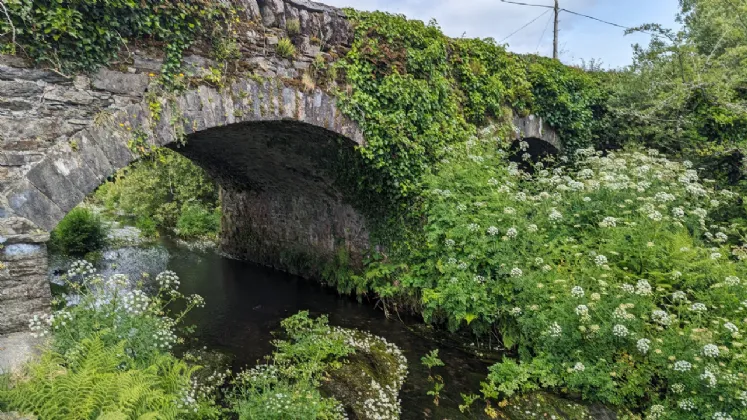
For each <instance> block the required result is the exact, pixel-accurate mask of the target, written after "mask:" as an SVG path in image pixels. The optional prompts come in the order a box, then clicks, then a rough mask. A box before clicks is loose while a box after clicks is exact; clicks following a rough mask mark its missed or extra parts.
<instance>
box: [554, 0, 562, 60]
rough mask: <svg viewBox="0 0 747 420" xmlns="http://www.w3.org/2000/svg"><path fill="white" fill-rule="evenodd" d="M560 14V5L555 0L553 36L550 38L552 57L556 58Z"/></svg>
mask: <svg viewBox="0 0 747 420" xmlns="http://www.w3.org/2000/svg"><path fill="white" fill-rule="evenodd" d="M559 14H560V5H559V4H558V0H555V31H554V32H555V36H554V37H553V40H552V58H554V59H556V60H557V59H558V15H559Z"/></svg>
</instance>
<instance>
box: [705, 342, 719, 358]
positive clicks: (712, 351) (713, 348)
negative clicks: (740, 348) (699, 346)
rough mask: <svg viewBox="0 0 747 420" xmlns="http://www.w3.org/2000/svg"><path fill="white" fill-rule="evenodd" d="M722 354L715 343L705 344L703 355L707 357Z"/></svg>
mask: <svg viewBox="0 0 747 420" xmlns="http://www.w3.org/2000/svg"><path fill="white" fill-rule="evenodd" d="M719 354H720V351H719V349H718V346H717V345H715V344H706V345H705V346H703V356H706V357H718V356H719Z"/></svg>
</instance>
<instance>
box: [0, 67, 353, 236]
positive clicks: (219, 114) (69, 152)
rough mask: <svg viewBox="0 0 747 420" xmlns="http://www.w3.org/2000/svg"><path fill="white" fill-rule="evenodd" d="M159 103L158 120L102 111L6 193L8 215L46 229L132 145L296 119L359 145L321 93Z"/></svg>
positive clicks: (119, 163) (259, 87) (233, 90)
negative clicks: (215, 130)
mask: <svg viewBox="0 0 747 420" xmlns="http://www.w3.org/2000/svg"><path fill="white" fill-rule="evenodd" d="M159 104H160V106H161V109H162V111H161V113H160V115H159V116H158V117H156V118H154V117H153V115H152V113H151V111H150V104H149V103H147V101H142V102H140V103H137V104H131V105H127V106H125V107H123V108H122V109H118V110H115V111H114V112H112V113H106V111H104V112H105V113H104V114H103V115H101V116H100V117H99V118H98V121H96V122H95V123H94V124H93V125H92V126H91V127H88V128H86V129H83V130H81V131H79V132H77V133H75V134H74V135H72V136H71V137H70V139H69V141H66V142H60V143H58V144H56V145H55V146H53V147H51V148H50V149H49V150H47V151H46V152H45V155H44V158H43V159H42V160H41V161H39V162H37V163H36V164H35V165H34V166H33V167H31V169H30V170H29V171H28V172H27V173H26V174H25V177H24V178H23V179H22V180H20V181H19V182H18V183H17V185H16V186H15V188H13V189H11V191H10V192H9V193H8V194H7V201H8V205H9V208H10V210H11V211H12V213H13V215H15V216H20V217H23V218H25V219H28V220H29V221H31V222H33V223H34V224H35V225H36V226H38V227H39V228H41V229H43V230H46V231H50V230H52V229H53V228H54V227H55V226H56V225H57V222H59V221H60V220H61V219H62V217H64V215H65V214H67V212H68V211H70V210H71V209H72V208H73V207H75V206H76V205H77V204H78V203H80V202H81V201H82V200H83V198H85V197H86V195H88V194H89V193H90V192H91V191H93V190H94V189H95V188H96V187H98V185H100V184H101V183H102V182H103V181H104V180H106V178H107V177H108V176H110V175H111V174H113V173H114V172H115V171H116V170H118V169H121V168H124V167H126V166H127V165H129V164H130V163H132V162H133V161H134V160H136V159H137V158H138V156H137V154H136V153H135V152H134V151H133V150H132V148H131V142H132V141H133V139H140V140H142V141H143V143H144V144H146V145H148V146H159V147H161V146H169V145H176V144H177V143H179V142H182V141H183V140H184V139H186V138H189V137H190V136H195V135H197V134H198V133H200V132H203V131H208V130H211V129H216V128H220V127H227V126H230V125H233V124H240V123H244V124H245V125H244V126H246V123H267V122H270V121H285V122H288V121H295V122H297V123H300V124H305V125H308V126H310V127H314V128H315V130H313V131H314V132H315V133H318V134H320V133H323V132H324V131H328V132H330V133H334V134H336V135H337V137H339V138H344V139H348V140H349V141H350V145H354V144H355V145H362V144H363V142H364V140H363V134H362V133H361V131H360V129H359V128H358V127H357V125H355V124H354V123H352V122H351V121H350V120H348V119H347V118H346V117H344V116H343V115H342V114H340V113H339V111H338V109H337V106H336V104H335V101H334V99H333V98H331V97H329V96H328V95H327V94H325V93H324V92H322V91H321V90H319V89H316V90H314V91H313V92H310V93H306V92H302V91H300V90H298V89H296V88H292V87H286V86H283V85H281V84H279V83H274V82H271V81H266V82H263V83H259V82H255V81H253V80H241V81H238V82H236V83H234V84H232V85H231V86H230V87H229V88H227V89H225V90H223V91H222V92H221V91H218V90H217V89H214V88H212V87H208V86H200V87H198V88H197V89H194V90H190V91H188V92H186V93H184V94H182V95H179V96H178V97H176V98H175V99H174V100H172V101H167V100H160V101H159ZM316 129H321V130H322V131H319V130H316ZM248 134H251V130H249V133H248ZM320 135H321V134H320ZM182 136H183V137H182ZM198 137H199V136H198Z"/></svg>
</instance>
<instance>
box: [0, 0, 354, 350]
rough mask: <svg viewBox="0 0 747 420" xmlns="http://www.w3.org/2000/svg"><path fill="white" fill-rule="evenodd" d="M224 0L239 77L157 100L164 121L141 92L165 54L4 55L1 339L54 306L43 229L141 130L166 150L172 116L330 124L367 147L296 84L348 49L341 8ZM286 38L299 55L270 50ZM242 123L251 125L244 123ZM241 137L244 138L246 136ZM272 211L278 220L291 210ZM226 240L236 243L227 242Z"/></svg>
mask: <svg viewBox="0 0 747 420" xmlns="http://www.w3.org/2000/svg"><path fill="white" fill-rule="evenodd" d="M225 1H230V2H231V3H233V4H234V5H236V6H238V7H239V9H240V12H241V16H243V18H244V19H243V20H244V23H243V25H242V31H241V32H240V33H239V34H238V39H237V41H238V43H239V47H240V51H241V52H242V57H241V58H240V59H239V62H238V63H237V64H236V66H235V67H236V69H237V73H236V74H233V75H232V77H233V81H232V82H231V83H230V84H229V85H228V86H226V87H225V88H224V89H217V88H215V87H211V86H209V85H201V86H198V87H196V88H194V89H191V90H188V91H187V92H184V93H183V94H181V95H180V96H178V97H176V98H172V100H167V99H166V98H159V101H160V102H161V106H162V109H163V111H162V113H161V118H160V120H159V121H154V120H153V119H151V118H150V109H149V103H148V100H147V99H146V96H147V92H148V91H149V90H152V88H153V86H154V85H153V84H152V83H153V81H154V80H155V77H154V76H156V75H157V74H158V73H159V72H160V70H161V66H162V55H161V56H159V54H158V53H157V52H156V53H153V51H151V50H150V49H148V48H142V49H141V48H139V47H135V48H131V50H126V51H123V52H122V54H123V55H122V56H121V57H120V60H118V61H119V64H118V65H117V66H116V67H113V68H104V69H101V70H100V71H98V72H97V73H95V74H90V75H75V76H71V77H68V76H65V75H61V74H59V73H56V72H54V71H50V70H43V69H38V68H32V67H31V66H29V65H28V64H27V63H26V62H25V61H24V60H23V59H21V58H20V57H15V56H0V244H2V249H0V335H2V334H6V333H8V332H12V331H18V330H21V329H25V328H26V326H27V323H28V319H29V318H30V317H31V316H33V315H34V314H40V313H43V312H44V311H47V310H49V301H50V290H49V286H48V284H47V281H46V278H45V275H46V246H45V245H44V244H45V242H46V241H47V240H48V233H49V231H51V230H52V229H53V228H54V227H55V226H56V225H57V223H58V222H59V220H60V219H62V217H64V215H65V214H66V213H67V212H68V211H69V210H70V209H72V208H73V207H74V206H75V205H77V204H78V203H80V202H81V201H82V200H83V199H84V198H85V196H86V195H87V194H89V193H90V192H92V191H93V190H94V189H95V188H96V187H97V186H98V185H100V184H101V183H102V182H103V181H104V180H105V179H106V178H107V177H108V176H110V175H112V174H113V173H114V172H115V171H116V170H118V169H120V168H123V167H125V166H126V165H128V164H129V163H131V162H132V161H133V160H135V159H136V158H137V156H136V155H135V154H133V152H132V151H131V150H130V148H129V147H128V143H129V142H130V141H131V140H132V139H133V133H134V132H138V133H141V134H142V135H143V136H144V137H145V141H146V143H147V144H150V145H154V146H168V145H172V144H174V142H175V141H176V140H178V137H179V136H178V135H177V130H176V129H175V126H174V124H178V125H179V128H181V129H182V130H183V132H184V134H186V135H188V136H189V135H191V134H193V133H196V132H197V133H199V132H201V131H204V130H209V129H211V128H214V127H224V126H230V125H234V124H239V123H250V122H261V121H297V122H299V123H301V124H306V125H309V126H313V127H315V128H316V129H317V131H312V132H310V133H311V134H310V135H312V136H313V135H314V133H316V134H319V133H321V132H329V133H334V134H335V135H336V136H339V137H340V138H344V139H347V140H348V141H349V142H350V143H351V144H352V145H354V144H363V141H364V140H363V136H362V133H361V132H360V130H359V129H358V127H357V126H356V125H355V124H353V123H351V122H350V121H348V120H347V119H346V118H344V117H343V116H342V115H341V114H340V113H339V112H338V110H337V107H336V105H335V101H334V99H333V98H331V97H330V96H328V95H327V94H326V93H324V92H322V91H321V90H319V89H316V88H314V87H313V86H312V87H309V86H305V87H304V88H303V89H301V88H298V87H296V86H299V85H300V84H299V83H298V79H300V77H301V75H302V74H303V73H304V72H305V71H306V70H307V69H308V67H309V66H310V64H311V63H312V62H313V61H314V60H315V59H317V58H318V57H321V58H323V59H325V60H327V61H331V60H333V57H334V56H335V51H339V50H343V51H344V49H345V48H347V47H348V46H349V43H350V40H351V37H352V32H351V31H350V27H349V25H348V22H347V21H346V19H345V17H344V14H343V13H342V12H341V11H339V10H338V9H334V8H331V7H328V6H324V5H321V4H317V3H313V2H309V1H305V0H225ZM292 19H297V20H298V22H299V26H300V31H299V33H296V34H292V35H291V34H288V33H287V31H286V30H285V28H286V23H287V22H288V21H289V20H292ZM282 38H290V39H291V40H292V41H293V43H294V44H295V45H296V47H297V50H298V54H296V56H295V57H293V59H286V58H282V57H279V56H277V54H276V53H275V45H276V44H277V43H278V41H279V40H280V39H282ZM208 57H209V52H208V51H202V50H200V46H199V45H197V46H195V47H194V48H193V49H192V50H190V51H187V52H186V53H185V58H184V73H185V74H186V75H187V76H190V77H194V78H195V79H199V78H200V77H202V76H204V75H205V74H209V69H210V68H211V67H220V66H221V64H222V63H214V62H212V61H211V60H210V59H209V58H208ZM294 79H295V81H296V82H295V83H293V80H294ZM151 100H152V98H151ZM243 129H245V130H246V133H250V132H251V130H250V127H249V126H245V127H243ZM318 130H321V131H318ZM247 138H248V137H247ZM235 139H236V142H237V144H239V143H240V142H241V137H240V136H239V137H236V138H235ZM351 147H352V146H351ZM202 156H203V158H205V159H206V160H205V162H197V163H198V164H202V165H203V166H206V167H212V168H214V169H215V168H220V167H221V162H220V160H218V161H215V160H212V161H210V160H209V159H207V157H206V155H202ZM198 158H199V157H198ZM262 158H263V156H256V155H255V156H253V159H254V160H261V159H262ZM288 170H289V171H290V172H289V173H291V172H292V168H289V169H288ZM215 172H219V171H215ZM244 175H246V174H244ZM299 176H301V175H299ZM224 178H225V177H224ZM229 178H230V177H229ZM238 178H241V179H243V178H246V176H239V177H238ZM223 180H225V179H222V181H223ZM222 181H221V182H222ZM230 185H231V187H232V188H247V187H248V186H249V185H248V184H247V183H246V182H237V183H236V182H232V183H230ZM319 185H321V184H319ZM325 185H327V184H326V183H325ZM325 188H326V187H325ZM257 191H264V190H262V189H260V190H257ZM333 195H334V193H333ZM263 196H267V197H271V198H272V199H273V200H274V197H275V196H274V195H263ZM308 202H309V201H307V203H308ZM253 203H255V204H256V202H253ZM228 207H231V206H230V205H229V206H228ZM267 207H268V208H271V207H273V205H271V204H270V203H268V204H267ZM297 208H298V207H297ZM236 210H237V211H236V212H235V213H234V214H247V215H248V214H249V212H243V213H242V210H241V209H236ZM272 214H276V215H277V216H278V218H277V219H276V221H277V223H284V222H285V221H286V220H287V219H288V218H289V217H290V218H293V217H294V216H293V215H291V214H287V213H286V214H279V213H272ZM316 214H317V215H321V213H316ZM335 214H337V213H336V212H335V211H333V212H331V213H329V215H330V216H334V215H335ZM303 217H305V216H299V217H298V218H297V219H298V220H312V219H313V220H315V221H318V220H319V217H321V216H318V217H317V216H315V217H316V218H311V219H304V218H303ZM230 220H233V221H236V225H246V223H245V222H243V221H238V220H236V218H235V217H233V218H232V219H230ZM265 223H271V220H270V219H267V218H266V219H265ZM312 230H313V229H312ZM234 231H235V230H234ZM232 237H233V238H237V239H236V241H240V239H239V237H238V236H236V235H233V236H232ZM241 241H243V240H241ZM243 242H245V241H243ZM343 242H344V239H343ZM224 244H225V246H226V247H227V248H230V245H231V241H228V240H227V241H224ZM234 248H237V247H234ZM255 248H256V247H255ZM235 255H239V254H238V253H235ZM244 255H245V256H249V255H250V254H248V253H245V254H244ZM252 255H256V254H252ZM263 255H265V257H266V256H267V255H266V253H265V254H263ZM265 262H266V263H270V262H269V261H265Z"/></svg>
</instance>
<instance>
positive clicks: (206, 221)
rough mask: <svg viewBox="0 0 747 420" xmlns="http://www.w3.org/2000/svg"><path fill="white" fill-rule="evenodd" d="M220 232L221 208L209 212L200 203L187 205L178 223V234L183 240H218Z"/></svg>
mask: <svg viewBox="0 0 747 420" xmlns="http://www.w3.org/2000/svg"><path fill="white" fill-rule="evenodd" d="M218 230H220V208H219V207H216V208H215V209H214V210H212V211H211V210H209V209H207V208H205V207H204V206H203V205H200V204H198V203H186V204H185V205H184V206H183V207H182V211H181V214H180V215H179V219H178V220H177V221H176V233H177V235H179V237H181V238H187V239H194V238H204V237H209V238H213V239H215V238H216V236H217V235H216V233H217V232H218Z"/></svg>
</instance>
